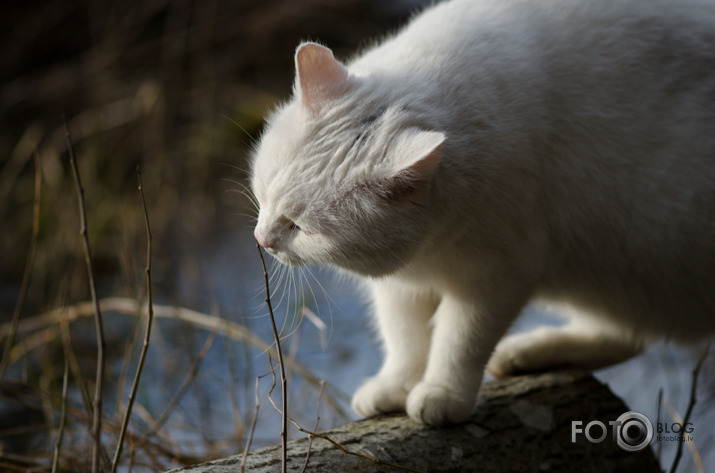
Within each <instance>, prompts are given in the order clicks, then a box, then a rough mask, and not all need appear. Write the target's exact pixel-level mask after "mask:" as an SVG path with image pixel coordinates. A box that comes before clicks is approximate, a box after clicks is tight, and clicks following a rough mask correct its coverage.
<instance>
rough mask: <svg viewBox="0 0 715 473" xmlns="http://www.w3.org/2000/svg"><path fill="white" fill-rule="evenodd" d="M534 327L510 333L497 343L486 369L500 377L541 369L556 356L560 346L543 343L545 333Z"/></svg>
mask: <svg viewBox="0 0 715 473" xmlns="http://www.w3.org/2000/svg"><path fill="white" fill-rule="evenodd" d="M544 332H546V331H545V330H542V329H536V330H533V331H531V332H526V333H518V334H516V335H510V336H508V337H506V338H505V339H503V340H502V341H501V342H499V344H497V346H496V348H495V349H494V353H493V354H492V356H491V358H490V359H489V362H488V363H487V366H486V369H487V371H488V372H489V373H491V374H492V375H494V376H497V377H502V376H509V375H515V374H522V373H531V372H536V371H543V370H544V369H547V368H548V367H549V366H550V364H551V363H552V361H551V360H552V359H553V358H558V353H553V352H554V351H556V352H558V350H560V349H561V347H560V346H558V345H556V344H554V346H553V347H551V346H549V345H548V344H544V343H543V339H544V338H545V337H546V335H547V333H544Z"/></svg>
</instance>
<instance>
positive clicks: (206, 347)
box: [137, 332, 216, 446]
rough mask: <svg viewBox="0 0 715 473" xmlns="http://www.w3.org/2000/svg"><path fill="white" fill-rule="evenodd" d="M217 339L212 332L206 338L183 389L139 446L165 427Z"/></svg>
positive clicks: (181, 388)
mask: <svg viewBox="0 0 715 473" xmlns="http://www.w3.org/2000/svg"><path fill="white" fill-rule="evenodd" d="M215 339H216V332H211V333H210V334H209V336H208V337H207V338H206V341H205V342H204V345H203V346H202V347H201V351H200V352H199V354H198V355H197V356H196V359H195V360H194V362H193V364H192V365H191V368H190V369H189V374H188V375H187V376H186V378H185V379H184V382H183V383H182V384H181V387H180V388H179V390H178V391H177V392H176V394H175V395H174V397H173V398H172V399H171V401H170V402H169V404H167V405H166V408H165V409H164V412H162V413H161V415H160V416H159V418H158V419H157V420H156V421H155V422H154V424H153V425H152V427H151V429H149V432H147V433H146V434H144V435H143V436H142V438H141V439H140V440H139V441H137V444H138V445H139V446H141V445H143V444H144V442H146V440H147V439H148V438H149V437H151V436H152V435H154V434H155V433H157V432H158V431H159V429H161V427H162V426H163V425H164V422H166V420H167V419H168V418H169V416H170V415H171V413H172V412H173V410H174V408H175V407H176V406H177V405H178V404H179V401H181V398H183V397H184V394H186V390H187V389H189V387H190V386H191V383H193V382H194V379H196V375H197V374H198V373H199V365H200V364H201V361H203V359H204V358H205V357H206V355H207V354H208V352H209V350H210V349H211V346H212V345H213V342H214V340H215Z"/></svg>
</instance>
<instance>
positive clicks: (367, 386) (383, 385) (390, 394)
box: [352, 376, 409, 417]
mask: <svg viewBox="0 0 715 473" xmlns="http://www.w3.org/2000/svg"><path fill="white" fill-rule="evenodd" d="M408 392H409V391H408V388H407V387H406V386H405V384H404V383H402V382H400V381H397V380H396V379H394V378H390V377H387V376H375V377H373V378H370V379H368V380H367V381H365V383H364V384H363V385H362V386H360V388H359V389H358V390H357V392H356V393H355V395H354V396H353V401H352V407H353V410H354V411H355V412H357V413H358V414H360V415H361V416H363V417H370V416H374V415H376V414H384V413H387V412H403V411H404V410H405V401H406V400H407V393H408Z"/></svg>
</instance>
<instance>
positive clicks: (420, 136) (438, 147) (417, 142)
mask: <svg viewBox="0 0 715 473" xmlns="http://www.w3.org/2000/svg"><path fill="white" fill-rule="evenodd" d="M445 139H446V136H445V135H444V133H441V132H438V131H424V130H419V129H414V128H413V129H409V130H407V131H405V132H403V133H402V134H401V135H400V137H399V138H398V140H397V141H396V143H395V145H394V148H393V156H392V159H393V163H394V166H395V168H396V169H395V171H393V173H392V174H391V175H390V176H389V177H388V178H387V179H384V180H383V182H382V183H383V185H384V186H385V187H384V191H385V193H386V194H387V195H388V196H390V197H400V196H403V195H406V194H411V193H413V192H414V191H416V190H419V189H422V188H424V186H425V184H426V183H427V182H428V181H429V179H430V178H431V177H432V175H433V174H434V172H435V171H436V170H437V166H439V163H440V162H441V161H442V144H443V143H444V140H445Z"/></svg>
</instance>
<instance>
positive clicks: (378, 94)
mask: <svg viewBox="0 0 715 473" xmlns="http://www.w3.org/2000/svg"><path fill="white" fill-rule="evenodd" d="M295 62H296V82H295V90H294V98H293V100H292V101H291V102H289V103H288V104H286V105H284V106H282V107H281V108H280V109H279V110H277V111H276V112H275V113H274V114H273V115H272V116H271V117H270V118H269V120H268V124H267V128H266V131H265V133H264V135H263V136H262V138H261V140H260V142H259V144H258V146H257V148H256V152H255V154H254V157H253V163H252V175H251V186H252V190H253V193H254V194H255V196H256V198H257V200H258V202H259V205H260V211H259V217H258V223H257V225H256V229H255V232H254V235H255V237H256V240H257V241H258V242H259V243H260V244H261V245H262V246H263V247H264V248H266V249H267V250H268V251H269V252H270V253H271V254H272V255H273V256H275V257H276V258H278V259H279V260H280V261H281V262H283V263H288V264H293V265H301V264H303V263H324V264H330V265H334V266H338V267H341V268H344V269H348V270H351V271H354V272H357V273H360V274H365V275H372V276H379V275H386V274H390V273H392V272H394V271H396V270H397V269H398V268H400V267H401V266H402V265H404V264H405V263H406V262H407V261H408V260H409V258H410V256H411V255H412V254H413V253H414V252H415V251H416V250H417V249H418V248H419V246H420V244H421V243H422V241H423V239H424V235H425V232H426V231H427V230H428V227H429V221H428V220H429V219H428V217H427V215H428V213H429V212H428V211H427V208H428V206H429V205H430V202H431V190H432V188H433V182H432V181H433V175H434V173H435V171H436V170H437V168H438V166H439V163H440V160H441V157H442V153H441V145H442V143H443V141H444V140H445V136H444V135H443V134H442V133H440V132H435V131H427V130H426V129H425V128H424V126H420V125H422V124H421V123H420V122H419V120H418V119H416V118H415V116H414V114H412V113H410V111H409V110H408V109H407V107H405V105H404V104H400V102H399V100H394V97H393V95H391V92H390V87H389V85H386V81H384V80H381V78H378V77H371V76H368V77H358V76H356V75H353V74H351V73H350V72H349V71H348V70H347V68H346V67H345V66H344V65H343V64H341V63H340V62H339V61H337V60H336V59H335V58H334V57H333V53H332V52H331V51H330V50H329V49H327V48H325V47H323V46H320V45H318V44H315V43H304V44H302V45H301V46H299V47H298V50H297V51H296V56H295Z"/></svg>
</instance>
